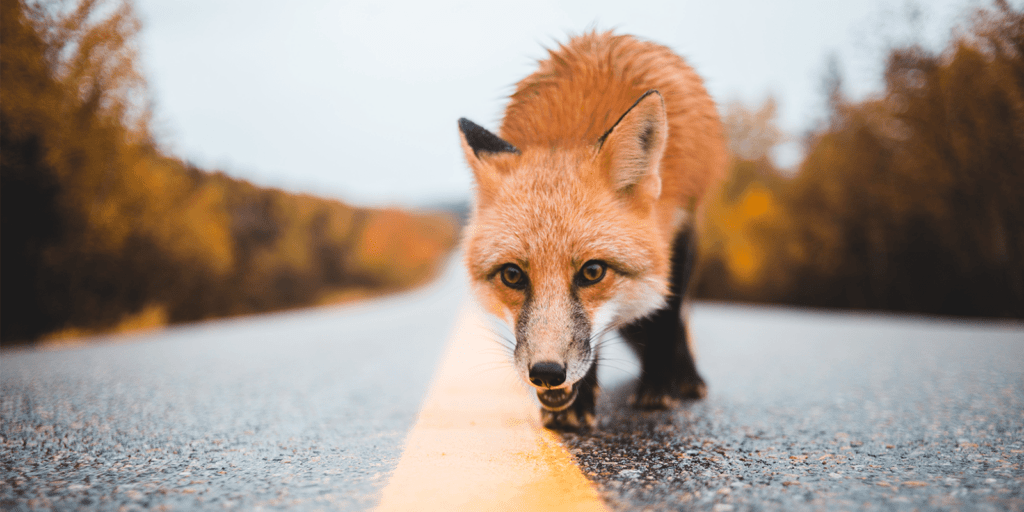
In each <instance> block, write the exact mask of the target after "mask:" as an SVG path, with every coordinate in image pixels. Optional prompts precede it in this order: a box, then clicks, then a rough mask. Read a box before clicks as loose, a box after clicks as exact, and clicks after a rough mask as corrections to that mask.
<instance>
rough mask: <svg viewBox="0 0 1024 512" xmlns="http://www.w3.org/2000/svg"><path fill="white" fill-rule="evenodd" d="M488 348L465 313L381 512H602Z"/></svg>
mask: <svg viewBox="0 0 1024 512" xmlns="http://www.w3.org/2000/svg"><path fill="white" fill-rule="evenodd" d="M492 340H493V334H492V333H489V332H488V331H487V329H486V327H484V319H483V317H482V315H481V314H480V313H479V312H478V310H477V309H476V308H474V307H473V306H466V307H464V308H463V311H462V313H461V314H460V316H459V321H458V323H457V324H456V330H455V334H454V335H453V337H452V339H451V340H450V342H449V345H448V348H447V351H446V354H445V356H444V359H443V361H442V363H441V366H440V367H439V369H438V373H437V375H435V376H434V382H433V384H432V386H431V388H430V391H429V392H428V393H427V398H426V400H425V402H424V403H423V408H422V409H421V410H420V414H419V418H418V419H417V421H416V426H415V427H413V429H412V431H411V432H410V433H409V437H408V439H407V441H406V448H405V452H404V453H403V454H402V459H401V460H400V461H399V463H398V467H397V468H396V469H395V472H394V474H392V476H391V480H390V481H389V482H388V486H387V487H386V488H385V489H384V492H383V495H382V498H381V503H380V506H379V507H378V509H377V510H378V511H381V512H383V511H392V510H394V511H408V510H417V511H426V510H443V511H462V510H465V511H477V510H559V511H562V510H566V511H574V510H579V511H584V510H600V511H605V510H607V508H606V507H605V505H604V503H602V501H601V499H600V498H599V497H598V495H597V492H596V491H595V490H594V488H593V487H592V485H591V484H590V482H589V481H588V480H587V479H586V477H584V476H583V473H582V472H581V471H580V470H579V468H578V467H576V465H575V464H574V463H573V461H572V457H571V456H570V455H569V453H568V452H567V451H566V450H565V448H564V447H563V446H562V444H561V442H560V441H559V440H558V437H557V436H556V435H555V434H553V433H551V432H550V431H547V430H545V429H544V428H543V427H541V425H540V419H539V414H538V406H537V405H536V403H535V402H534V401H533V400H532V399H531V397H530V395H529V394H528V393H529V392H528V390H526V389H525V388H524V386H521V385H518V383H517V382H516V379H517V378H518V377H515V376H514V375H513V374H512V370H511V366H510V365H509V363H508V362H507V361H505V360H504V359H503V358H504V356H503V355H501V353H500V352H501V350H500V348H499V347H498V346H497V345H496V344H495V343H494V341H492ZM503 362H504V364H502V363H503Z"/></svg>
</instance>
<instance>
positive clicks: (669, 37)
mask: <svg viewBox="0 0 1024 512" xmlns="http://www.w3.org/2000/svg"><path fill="white" fill-rule="evenodd" d="M919 3H920V4H921V5H922V7H921V9H922V10H923V14H924V16H923V17H921V18H920V19H919V20H918V21H917V22H916V24H915V23H911V22H910V21H908V20H909V19H910V17H909V16H908V15H907V13H908V12H909V11H910V8H909V7H908V4H907V3H904V2H900V1H882V0H847V1H822V0H772V1H768V0H716V1H707V0H693V1H689V0H675V1H638V0H631V1H628V2H626V1H622V0H620V1H617V2H608V1H594V0H589V1H563V2H548V1H539V0H519V1H516V2H482V1H461V0H429V1H422V0H421V1H405V2H381V1H372V0H355V1H328V0H291V1H289V2H279V1H263V0H231V1H228V0H223V1H221V0H137V7H138V11H139V14H140V16H141V18H142V20H143V33H142V42H143V45H142V56H143V63H144V66H145V70H146V75H147V78H148V80H149V84H150V90H151V93H152V95H153V98H154V100H155V107H156V109H155V110H156V120H157V125H156V126H157V134H158V138H159V139H160V140H161V141H162V142H163V143H164V144H165V146H166V147H167V148H168V149H169V150H170V151H171V152H172V153H173V154H175V155H176V156H179V157H181V158H184V159H187V160H190V161H192V162H194V163H196V164H198V165H200V166H201V167H203V168H206V169H210V170H215V169H216V170H223V171H225V172H227V173H229V174H231V175H233V176H237V177H240V178H243V179H247V180H250V181H253V182H255V183H257V184H260V185H264V186H273V187H280V188H284V189H287V190H290V191H298V192H310V193H314V194H318V195H324V196H331V197H336V198H340V199H342V200H345V201H348V202H352V203H356V204H360V205H388V204H399V205H420V204H428V203H432V202H438V201H447V200H459V199H465V198H468V197H469V194H470V189H471V179H470V173H469V171H468V169H467V167H466V165H465V163H464V162H463V161H462V154H461V150H460V149H459V144H458V135H457V128H456V120H457V119H458V118H459V117H462V116H465V117H469V118H470V119H473V120H474V121H476V122H477V123H480V124H482V125H484V126H485V127H487V128H491V129H496V128H497V126H498V121H499V120H500V117H501V112H502V109H503V107H504V104H505V98H506V97H507V95H508V94H509V93H510V92H511V90H512V86H513V85H514V84H515V83H516V82H517V81H518V80H520V79H521V78H523V77H525V76H526V75H528V74H529V73H530V72H532V70H533V68H534V66H535V62H536V60H537V59H540V58H543V57H544V56H545V55H546V51H545V50H544V48H545V47H552V46H555V45H556V44H557V43H558V42H562V41H564V40H565V39H566V38H567V35H568V34H574V33H579V32H581V31H584V30H586V29H587V28H588V27H597V28H599V29H610V28H614V29H615V30H616V31H618V32H621V33H631V34H635V35H638V36H640V37H642V38H645V39H650V40H653V41H656V42H659V43H662V44H665V45H667V46H669V47H671V48H673V49H674V50H676V51H677V52H678V53H679V54H681V55H682V56H683V57H684V58H686V59H687V60H688V61H689V62H690V64H691V65H692V66H694V68H696V69H697V71H698V72H699V73H700V74H701V75H702V76H703V77H704V78H705V80H706V83H707V86H708V89H709V91H710V92H711V94H712V96H713V97H714V98H715V99H716V101H718V102H719V104H724V103H727V102H729V101H731V100H741V101H744V102H746V103H748V104H751V105H757V104H759V103H760V102H761V101H763V99H764V98H765V97H766V96H767V95H768V94H772V95H774V96H775V97H776V98H777V99H778V101H779V104H780V109H781V111H780V122H781V124H782V126H783V128H785V129H786V130H788V131H790V132H792V133H793V134H796V135H799V134H801V133H802V132H804V131H806V130H807V129H808V128H809V127H811V126H812V125H813V123H814V121H815V119H820V116H821V111H822V103H823V99H822V98H823V94H822V92H821V89H822V87H821V83H822V76H823V73H824V70H825V68H826V62H827V59H828V56H829V55H830V54H834V55H836V56H837V57H838V58H839V59H840V63H841V65H842V66H841V69H842V71H843V73H844V75H845V79H846V87H847V92H848V93H849V94H851V95H853V96H854V97H863V96H864V95H865V94H867V93H869V92H870V91H876V90H879V89H880V88H881V81H880V75H881V71H882V62H883V60H884V54H885V52H884V49H885V48H886V46H887V45H888V44H890V43H893V42H900V41H902V40H905V39H906V38H907V37H908V35H909V34H917V37H918V38H919V39H920V40H923V41H924V42H925V43H927V44H929V45H932V46H933V47H941V45H942V43H943V42H944V41H946V40H947V39H948V36H949V34H950V29H951V28H952V27H953V26H954V25H955V24H956V22H957V20H958V17H961V16H962V15H963V14H965V13H966V12H968V10H969V9H970V8H971V7H972V6H977V5H979V2H977V1H972V0H957V1H953V0H928V1H927V2H919ZM1013 3H1014V4H1015V5H1017V4H1019V3H1021V2H1020V1H1014V2H1013ZM285 6H287V7H285ZM796 158H798V155H797V153H796V151H794V150H792V148H791V150H789V151H782V152H781V153H780V155H779V158H778V160H779V161H780V163H782V164H783V165H786V164H790V163H792V162H793V161H795V159H796Z"/></svg>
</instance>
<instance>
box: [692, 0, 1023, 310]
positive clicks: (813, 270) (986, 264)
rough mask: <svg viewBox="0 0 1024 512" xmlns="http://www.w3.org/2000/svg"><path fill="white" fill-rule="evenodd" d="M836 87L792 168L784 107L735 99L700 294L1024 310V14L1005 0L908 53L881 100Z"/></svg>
mask: <svg viewBox="0 0 1024 512" xmlns="http://www.w3.org/2000/svg"><path fill="white" fill-rule="evenodd" d="M829 82H830V85H829V109H830V112H829V118H828V121H827V123H825V125H824V126H822V127H821V128H820V129H818V130H816V131H815V132H813V133H812V134H811V135H810V136H809V137H808V140H807V142H806V149H807V154H806V158H805V160H804V161H803V162H802V164H801V165H800V166H799V168H798V171H797V173H796V174H795V175H794V176H792V177H786V176H785V175H783V174H780V172H779V171H778V170H777V169H775V168H774V167H773V165H772V163H771V161H770V160H769V158H768V155H769V152H770V150H771V148H772V147H773V146H774V145H776V144H778V143H779V142H780V141H781V140H782V134H781V132H780V131H779V130H778V129H777V127H775V125H774V108H775V107H774V104H773V103H771V101H769V102H767V103H766V104H765V105H763V106H762V107H760V108H758V109H753V110H751V109H746V108H744V107H742V106H740V105H730V106H729V107H727V108H726V113H725V116H724V117H725V124H726V126H727V131H728V132H729V135H730V144H731V145H732V153H733V155H734V163H733V169H732V175H731V178H730V179H729V180H728V182H727V183H726V184H725V186H724V187H723V188H722V190H721V192H720V193H719V194H718V195H717V196H715V197H714V198H713V199H712V201H710V204H709V206H708V211H707V220H708V222H707V223H706V224H707V225H706V233H705V235H706V236H705V237H704V240H703V245H704V247H703V250H704V252H703V258H704V263H703V267H702V271H701V275H700V279H699V282H698V286H697V288H698V289H697V295H698V296H699V297H703V298H710V299H722V300H745V301H755V302H775V303H790V304H798V305H807V306H824V307H837V308H838V307H841V308H864V309H889V310H899V311H911V312H921V313H929V314H942V315H968V316H987V317H1016V318H1024V12H1022V11H1020V10H1015V9H1014V8H1013V7H1011V6H1010V5H1009V4H1008V3H1007V2H1006V1H1004V0H997V1H996V2H994V5H993V6H992V7H991V8H988V9H982V10H979V11H978V12H976V14H975V16H974V18H973V21H972V23H971V25H970V28H969V30H967V31H965V33H964V34H962V35H960V36H958V37H957V38H956V39H955V40H954V41H952V42H951V43H950V44H949V46H948V47H947V48H946V49H945V50H944V51H942V52H941V53H939V54H934V53H930V52H928V51H926V50H924V49H922V48H920V47H917V46H911V47H906V48H898V49H895V50H892V51H891V52H890V53H889V56H888V62H887V66H886V71H885V91H884V92H882V93H881V94H879V95H877V96H875V97H873V98H870V99H868V100H866V101H862V102H859V103H853V102H850V101H848V100H847V99H845V98H844V97H843V94H842V88H841V79H840V77H839V75H838V74H833V75H831V78H830V80H829Z"/></svg>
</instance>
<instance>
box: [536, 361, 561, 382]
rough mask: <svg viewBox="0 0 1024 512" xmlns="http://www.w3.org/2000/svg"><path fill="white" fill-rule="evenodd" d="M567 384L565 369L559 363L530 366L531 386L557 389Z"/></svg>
mask: <svg viewBox="0 0 1024 512" xmlns="http://www.w3.org/2000/svg"><path fill="white" fill-rule="evenodd" d="M563 382H565V367H564V366H562V365H561V364H559V363H551V362H543V363H536V364H534V365H532V366H530V384H533V385H534V386H537V387H538V388H555V387H558V386H561V385H562V383H563Z"/></svg>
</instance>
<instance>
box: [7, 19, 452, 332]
mask: <svg viewBox="0 0 1024 512" xmlns="http://www.w3.org/2000/svg"><path fill="white" fill-rule="evenodd" d="M0 2H2V4H0V5H2V12H0V23H2V33H0V44H2V47H0V76H2V82H0V178H2V183H0V193H2V198H0V206H2V214H0V220H2V227H0V232H2V234H3V243H2V251H3V252H2V258H0V263H2V276H0V284H2V288H0V289H2V298H0V302H2V310H0V312H2V319H0V340H2V341H3V343H4V344H9V343H12V342H25V341H32V340H37V339H40V338H42V337H50V338H52V337H61V336H65V337H66V336H78V335H82V334H90V333H97V332H104V331H109V330H126V329H137V328H144V327H152V326H158V325H163V324H167V323H174V322H189V321H196V320H201V319H206V318H214V317H225V316H232V315H242V314H250V313H259V312H266V311H272V310H278V309H283V308H294V307H301V306H310V305H316V304H322V303H326V302H336V301H339V300H346V299H351V298H356V297H362V296H366V295H371V294H378V293H382V292H387V291H394V290H400V289H405V288H408V287H410V286H415V285H417V284H420V283H423V282H425V281H426V280H427V279H429V278H430V277H431V276H433V275H434V274H435V273H436V272H437V270H438V269H439V265H440V264H441V263H442V260H443V259H444V258H445V257H446V255H447V254H448V252H449V251H450V250H451V249H452V248H453V247H454V245H455V243H456V240H457V235H458V224H457V221H456V220H455V219H454V218H453V217H452V216H449V215H446V214H436V215H435V214H413V213H408V212H404V211H399V210H393V209H392V210H374V209H360V208H353V207H350V206H347V205H345V204H343V203H340V202H338V201H331V200H326V199H321V198H316V197H312V196H307V195H295V194H289V193H285V192H282V191H280V190H274V189H267V188H261V187H257V186H255V185H252V184H250V183H247V182H244V181H240V180H237V179H233V178H230V177H228V176H226V175H224V174H222V173H217V172H208V171H206V170H202V169H198V168H196V167H194V166H192V165H189V164H187V163H185V162H183V161H181V160H179V159H177V158H175V157H173V156H170V155H168V154H166V153H165V152H164V151H162V150H161V148H160V147H159V145H158V144H157V143H156V141H154V138H153V135H152V133H151V132H150V110H149V96H148V93H147V90H146V84H145V80H144V78H143V76H142V75H141V74H140V72H139V69H138V67H137V61H138V59H137V49H136V45H137V37H136V36H137V34H138V31H139V30H140V23H139V21H138V19H137V18H136V16H135V14H134V13H133V11H132V5H131V3H130V2H119V1H115V2H106V3H102V2H97V1H95V0H83V1H81V2H59V1H58V2H39V3H36V2H24V1H19V0H0Z"/></svg>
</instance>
